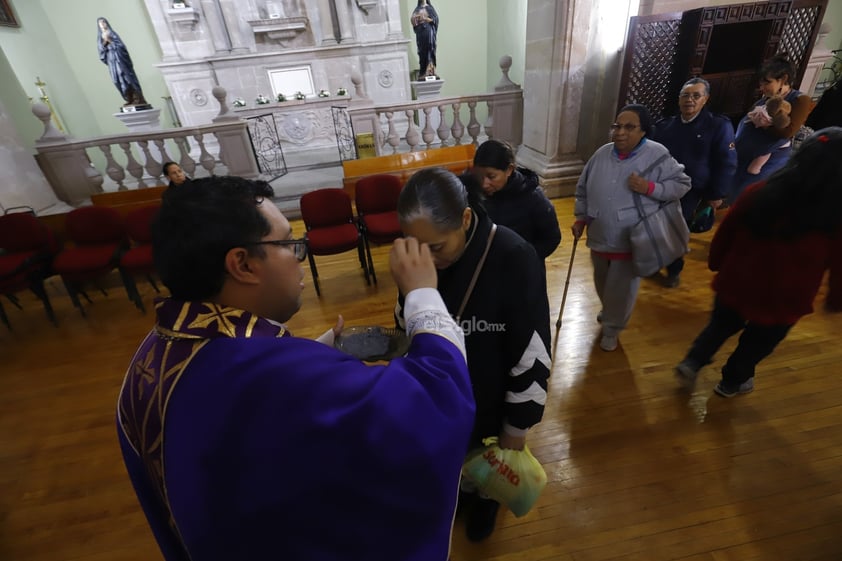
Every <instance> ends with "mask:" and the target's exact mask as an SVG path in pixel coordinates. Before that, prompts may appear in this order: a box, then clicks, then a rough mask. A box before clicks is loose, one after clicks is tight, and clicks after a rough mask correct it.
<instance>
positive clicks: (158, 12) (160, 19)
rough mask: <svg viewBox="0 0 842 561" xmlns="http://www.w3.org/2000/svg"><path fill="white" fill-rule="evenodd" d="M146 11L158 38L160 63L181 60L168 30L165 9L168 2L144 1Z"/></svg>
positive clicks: (166, 0) (161, 0) (162, 0)
mask: <svg viewBox="0 0 842 561" xmlns="http://www.w3.org/2000/svg"><path fill="white" fill-rule="evenodd" d="M145 3H146V10H147V11H148V12H149V19H150V20H151V21H152V27H153V28H154V29H155V35H157V36H158V43H159V44H160V45H161V55H162V56H161V61H162V62H174V61H177V60H181V56H180V55H179V54H178V47H177V46H176V41H175V38H174V37H173V35H172V31H171V30H170V25H169V20H168V19H167V14H166V7H167V6H168V5H170V2H169V0H145Z"/></svg>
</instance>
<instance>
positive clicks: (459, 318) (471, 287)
mask: <svg viewBox="0 0 842 561" xmlns="http://www.w3.org/2000/svg"><path fill="white" fill-rule="evenodd" d="M495 233H497V224H492V225H491V232H489V234H488V241H487V242H486V244H485V251H483V252H482V257H480V258H479V262H478V263H477V268H476V269H474V276H473V277H472V278H471V282H470V284H468V289H467V290H466V291H465V296H464V297H463V298H462V304H460V305H459V311H458V312H456V323H457V324H460V323H461V322H462V312H464V311H465V306H467V305H468V299H469V298H470V297H471V293H472V292H473V291H474V286H475V285H476V284H477V279H478V278H479V274H480V272H481V271H482V266H483V265H485V258H486V257H488V250H489V249H491V242H492V241H494V234H495Z"/></svg>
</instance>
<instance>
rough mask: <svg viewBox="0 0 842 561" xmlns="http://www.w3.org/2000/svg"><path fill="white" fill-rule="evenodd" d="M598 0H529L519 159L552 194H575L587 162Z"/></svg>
mask: <svg viewBox="0 0 842 561" xmlns="http://www.w3.org/2000/svg"><path fill="white" fill-rule="evenodd" d="M595 1H596V0H570V1H568V2H556V1H555V0H529V3H528V13H527V23H526V37H527V40H526V63H525V72H524V80H523V81H524V84H523V97H524V115H523V120H524V126H523V145H522V146H521V148H520V149H519V150H518V153H517V160H518V163H519V164H521V165H524V166H526V167H528V168H530V169H532V170H534V171H535V172H536V173H537V174H538V175H539V176H540V177H541V180H542V185H544V188H545V189H546V190H547V192H548V194H549V195H551V196H560V195H569V194H571V193H572V192H573V190H574V188H575V184H576V180H577V179H578V176H579V174H580V173H581V170H582V167H583V165H584V161H583V159H582V157H581V156H580V155H579V154H578V153H577V131H578V128H579V127H578V124H579V118H580V109H581V104H582V97H583V85H584V68H585V64H586V61H587V57H588V34H589V32H590V12H591V10H592V9H593V8H594V4H595Z"/></svg>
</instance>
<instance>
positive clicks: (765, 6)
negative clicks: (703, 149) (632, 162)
mask: <svg viewBox="0 0 842 561" xmlns="http://www.w3.org/2000/svg"><path fill="white" fill-rule="evenodd" d="M826 5H827V0H778V1H769V2H764V3H760V2H756V3H750V4H731V5H727V6H716V7H711V8H698V9H695V10H688V11H685V12H678V13H671V14H657V15H652V16H641V17H633V18H631V20H630V22H629V33H628V37H627V40H626V51H625V58H624V62H623V75H622V77H621V83H620V95H619V97H618V108H619V107H622V106H623V105H625V104H627V103H642V104H644V105H646V106H647V107H648V108H649V111H650V112H651V113H652V117H653V118H654V119H656V120H657V119H659V118H660V117H663V116H665V115H672V114H675V112H676V111H677V109H678V108H677V99H678V92H679V90H680V89H681V85H682V84H683V83H684V82H685V81H686V80H687V79H688V78H691V77H693V76H702V77H703V78H705V79H706V80H708V81H709V82H710V83H711V99H710V101H709V102H708V106H709V107H710V108H711V110H713V111H714V112H718V113H723V114H725V115H728V116H729V117H731V118H732V119H735V120H736V119H739V118H741V117H742V116H743V115H744V114H745V111H746V110H747V109H748V107H749V106H750V105H751V104H752V103H753V102H754V101H756V100H757V98H758V97H759V93H758V83H757V75H756V72H757V69H758V67H759V66H760V65H761V64H762V63H763V61H765V60H766V59H768V58H770V57H772V56H773V55H775V54H776V53H786V54H787V56H788V58H789V59H790V61H792V63H793V64H794V66H795V67H796V71H797V72H796V76H794V77H793V78H794V80H793V83H794V84H795V85H796V86H797V85H798V84H799V83H800V80H801V77H802V76H803V75H804V71H805V69H806V66H807V62H808V60H809V58H810V53H811V52H812V49H813V45H814V44H815V40H816V35H817V34H818V28H819V24H820V23H821V20H822V17H823V16H824V11H825V9H826Z"/></svg>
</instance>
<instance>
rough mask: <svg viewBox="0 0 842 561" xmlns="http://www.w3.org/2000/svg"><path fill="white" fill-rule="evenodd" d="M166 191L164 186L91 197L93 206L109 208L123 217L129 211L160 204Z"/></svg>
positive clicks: (96, 194)
mask: <svg viewBox="0 0 842 561" xmlns="http://www.w3.org/2000/svg"><path fill="white" fill-rule="evenodd" d="M166 189H167V187H166V186H164V185H158V186H156V187H147V188H145V189H130V190H128V191H111V192H106V193H95V194H93V195H91V203H92V204H93V205H94V206H110V207H111V208H113V209H114V210H116V211H117V212H119V213H120V214H121V215H123V216H125V215H126V214H128V213H129V212H130V211H132V210H134V209H136V208H141V207H145V206H150V205H153V204H161V195H162V194H163V192H164V191H165V190H166Z"/></svg>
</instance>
